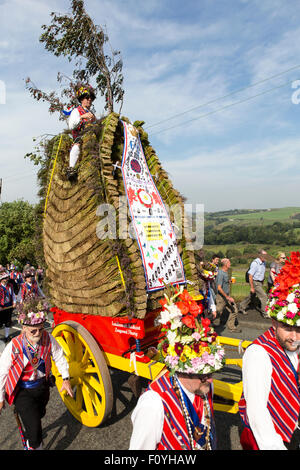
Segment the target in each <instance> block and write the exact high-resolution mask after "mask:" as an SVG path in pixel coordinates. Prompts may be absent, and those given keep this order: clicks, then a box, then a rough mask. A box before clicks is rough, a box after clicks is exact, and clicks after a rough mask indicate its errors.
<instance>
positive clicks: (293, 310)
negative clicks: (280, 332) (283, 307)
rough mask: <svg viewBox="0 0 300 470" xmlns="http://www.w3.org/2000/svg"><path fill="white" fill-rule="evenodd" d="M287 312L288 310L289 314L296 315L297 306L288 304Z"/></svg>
mask: <svg viewBox="0 0 300 470" xmlns="http://www.w3.org/2000/svg"><path fill="white" fill-rule="evenodd" d="M288 310H289V312H291V313H297V312H298V306H297V304H295V303H291V304H289V306H288Z"/></svg>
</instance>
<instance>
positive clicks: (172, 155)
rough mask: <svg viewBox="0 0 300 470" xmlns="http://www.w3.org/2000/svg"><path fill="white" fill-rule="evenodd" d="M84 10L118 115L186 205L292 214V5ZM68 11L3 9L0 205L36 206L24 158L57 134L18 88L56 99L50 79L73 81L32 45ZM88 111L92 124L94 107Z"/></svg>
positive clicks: (295, 11)
mask: <svg viewBox="0 0 300 470" xmlns="http://www.w3.org/2000/svg"><path fill="white" fill-rule="evenodd" d="M85 5H86V9H87V11H88V13H89V14H90V15H91V16H92V18H93V19H94V21H95V23H98V24H101V25H106V27H107V31H108V34H109V37H110V42H111V44H112V46H113V48H115V49H118V50H120V51H121V53H122V57H123V61H124V67H123V74H124V88H125V100H124V105H123V109H122V114H123V115H125V116H127V117H128V118H129V119H130V120H131V121H132V122H133V121H134V120H136V119H139V120H144V121H145V122H146V124H145V127H146V128H147V130H148V132H149V137H150V141H151V143H152V145H153V147H154V148H155V150H156V153H157V155H158V156H159V158H160V160H161V162H162V165H163V166H164V168H165V169H166V170H167V171H168V173H169V175H170V177H171V179H172V181H173V183H174V186H175V187H176V188H177V189H178V190H179V191H180V192H181V193H182V194H183V195H184V196H185V197H186V198H187V202H188V203H190V204H193V205H194V206H195V205H196V204H204V208H205V210H206V211H218V210H227V209H234V208H269V207H283V206H300V200H299V186H300V176H299V175H300V125H299V121H300V120H299V116H300V114H299V113H300V103H299V104H298V100H299V98H300V86H299V84H300V82H299V83H298V84H297V80H300V54H299V52H300V42H299V37H300V25H299V17H300V2H298V1H296V0H291V1H289V2H286V0H272V1H269V0H261V1H257V0H252V1H250V0H249V1H247V0H227V1H225V0H223V1H221V0H185V1H184V2H182V1H178V0H147V1H145V0H144V1H141V0H135V1H132V0H127V1H126V2H125V1H124V0H86V2H85ZM68 8H69V1H65V0H47V1H45V0H9V1H6V0H0V84H1V85H2V90H3V86H5V92H6V93H5V100H3V95H2V100H1V91H0V119H1V126H0V138H1V152H0V162H1V171H0V177H2V178H3V194H2V201H12V200H15V199H20V198H23V199H25V200H29V201H30V202H36V200H37V196H36V193H37V185H36V167H34V166H33V164H32V163H31V162H30V161H29V160H24V155H25V154H26V153H27V152H30V151H32V150H33V147H34V143H33V141H32V139H33V138H34V137H38V136H40V135H43V134H45V133H49V134H57V133H59V132H60V131H61V130H62V129H63V128H64V124H63V123H61V122H60V121H59V120H58V116H57V115H52V116H50V115H49V114H48V111H47V110H48V106H47V105H46V104H42V103H37V102H36V101H34V100H33V99H32V98H31V97H30V95H29V93H28V92H27V91H26V90H25V83H24V79H26V77H27V76H30V78H31V79H32V80H33V81H34V82H35V83H36V84H37V85H38V86H39V87H40V88H42V89H45V90H48V91H50V90H53V89H56V88H57V82H56V76H57V72H59V71H60V72H63V73H67V74H68V73H70V70H71V69H70V65H69V64H68V63H67V61H64V60H62V59H57V58H56V57H54V56H53V55H52V54H50V53H48V52H47V51H46V50H45V49H44V46H43V45H42V44H41V43H39V36H40V34H41V32H42V30H41V25H42V24H49V22H50V12H51V11H56V12H60V13H65V12H66V11H67V10H68ZM292 84H294V86H296V88H292ZM297 88H298V93H297ZM3 101H5V102H3ZM95 106H96V110H97V115H98V116H101V115H102V114H103V101H102V99H101V98H97V100H96V102H95ZM116 111H118V108H117V107H116Z"/></svg>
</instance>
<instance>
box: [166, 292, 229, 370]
mask: <svg viewBox="0 0 300 470" xmlns="http://www.w3.org/2000/svg"><path fill="white" fill-rule="evenodd" d="M161 305H162V307H163V308H162V311H161V314H160V317H159V318H158V322H159V323H160V324H161V325H162V332H164V333H165V334H164V337H163V339H162V340H161V342H160V343H159V345H158V350H159V352H160V357H161V360H162V362H164V363H165V365H166V367H167V368H168V369H169V371H170V373H171V375H172V374H174V373H175V372H182V373H185V374H209V373H212V372H216V371H217V370H220V369H221V368H222V367H223V366H224V364H225V351H224V349H223V348H222V347H221V345H220V344H219V343H218V342H217V340H216V338H217V333H216V332H215V331H214V328H213V327H212V325H211V322H210V320H209V319H208V318H201V317H200V315H201V313H202V311H203V306H202V305H199V304H198V303H197V302H195V300H193V298H192V297H191V296H190V294H189V293H188V292H187V291H186V290H184V289H183V287H180V288H179V287H176V288H175V290H174V292H173V295H170V296H168V295H167V294H165V296H164V299H162V300H161Z"/></svg>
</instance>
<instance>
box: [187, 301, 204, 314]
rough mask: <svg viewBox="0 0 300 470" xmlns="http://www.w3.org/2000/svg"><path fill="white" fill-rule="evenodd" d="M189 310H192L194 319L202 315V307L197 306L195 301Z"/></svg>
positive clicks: (191, 303)
mask: <svg viewBox="0 0 300 470" xmlns="http://www.w3.org/2000/svg"><path fill="white" fill-rule="evenodd" d="M189 310H190V313H191V314H192V315H193V316H194V317H197V316H198V315H199V314H200V313H201V308H200V306H199V305H198V304H197V302H195V301H194V300H193V301H192V302H190V304H189Z"/></svg>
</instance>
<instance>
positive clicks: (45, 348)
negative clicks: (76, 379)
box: [5, 331, 51, 405]
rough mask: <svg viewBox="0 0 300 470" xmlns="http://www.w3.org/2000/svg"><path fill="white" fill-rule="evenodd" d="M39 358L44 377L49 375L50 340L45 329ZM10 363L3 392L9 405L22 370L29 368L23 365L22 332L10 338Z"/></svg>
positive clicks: (16, 389) (14, 394) (15, 391)
mask: <svg viewBox="0 0 300 470" xmlns="http://www.w3.org/2000/svg"><path fill="white" fill-rule="evenodd" d="M41 347H42V351H41V358H42V359H43V360H44V361H45V369H46V370H45V372H46V377H48V376H49V374H50V371H51V341H50V336H49V334H48V333H47V331H44V332H43V335H42V338H41ZM11 357H12V365H11V368H10V369H9V372H8V377H7V380H6V386H5V392H6V399H7V402H8V404H9V405H12V403H13V401H14V399H15V396H16V393H17V391H18V386H17V384H18V381H19V379H20V378H21V377H22V374H23V372H24V371H28V370H30V368H29V369H27V368H25V366H24V354H23V334H21V335H19V336H16V337H15V338H13V339H12V353H11Z"/></svg>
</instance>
